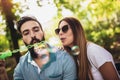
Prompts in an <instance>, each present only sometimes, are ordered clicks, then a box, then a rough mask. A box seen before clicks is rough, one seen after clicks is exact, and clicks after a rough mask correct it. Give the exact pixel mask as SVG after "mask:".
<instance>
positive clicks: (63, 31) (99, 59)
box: [55, 17, 119, 80]
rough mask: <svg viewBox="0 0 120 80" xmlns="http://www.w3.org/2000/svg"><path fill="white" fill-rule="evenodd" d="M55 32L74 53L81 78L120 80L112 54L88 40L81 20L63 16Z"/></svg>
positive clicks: (87, 79) (80, 79)
mask: <svg viewBox="0 0 120 80" xmlns="http://www.w3.org/2000/svg"><path fill="white" fill-rule="evenodd" d="M55 33H56V34H57V35H58V36H59V38H60V40H61V42H62V45H63V46H64V49H65V50H67V51H68V52H69V53H70V54H71V55H72V54H73V57H74V59H75V61H76V64H77V68H78V79H79V80H119V75H118V72H117V70H116V68H115V64H114V61H113V58H112V55H111V54H110V53H109V52H108V51H107V50H105V49H104V48H102V47H100V46H98V45H96V44H94V43H92V42H88V41H87V39H86V38H85V33H84V30H83V28H82V25H81V23H80V22H79V20H77V19H76V18H73V17H65V18H63V19H62V20H61V21H60V22H59V24H58V28H57V29H56V30H55ZM76 45H77V46H78V50H79V51H77V54H75V53H73V52H74V51H72V49H73V47H74V46H76ZM78 52H79V53H78Z"/></svg>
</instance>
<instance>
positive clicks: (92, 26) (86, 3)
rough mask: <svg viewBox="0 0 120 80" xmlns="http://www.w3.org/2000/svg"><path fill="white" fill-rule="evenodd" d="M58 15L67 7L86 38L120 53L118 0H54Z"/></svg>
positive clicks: (112, 51)
mask: <svg viewBox="0 0 120 80" xmlns="http://www.w3.org/2000/svg"><path fill="white" fill-rule="evenodd" d="M54 2H55V4H56V6H57V8H58V15H59V16H60V17H62V11H63V9H66V10H67V9H68V10H70V11H71V13H72V14H73V15H72V16H75V17H77V18H78V19H79V20H80V21H81V23H82V24H83V27H84V29H85V32H86V36H87V38H88V40H90V41H93V42H95V43H97V44H99V45H101V46H103V47H105V48H106V49H107V50H108V51H110V52H111V53H112V54H114V53H117V54H119V55H120V37H119V35H120V13H119V12H120V5H119V4H120V1H119V0H110V1H108V0H69V1H68V0H54Z"/></svg>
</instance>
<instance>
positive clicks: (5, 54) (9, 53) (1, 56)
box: [0, 41, 46, 59]
mask: <svg viewBox="0 0 120 80" xmlns="http://www.w3.org/2000/svg"><path fill="white" fill-rule="evenodd" d="M45 45H46V43H45V41H42V42H40V43H35V44H33V45H28V46H26V47H23V48H20V49H15V50H13V51H11V50H7V51H5V52H1V53H0V59H6V58H7V57H10V56H12V54H14V53H17V52H25V51H27V50H28V49H30V48H32V47H36V46H39V47H45Z"/></svg>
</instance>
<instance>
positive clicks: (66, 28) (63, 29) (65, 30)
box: [55, 25, 68, 34]
mask: <svg viewBox="0 0 120 80" xmlns="http://www.w3.org/2000/svg"><path fill="white" fill-rule="evenodd" d="M60 30H61V29H59V28H57V29H56V30H55V33H56V34H59V32H60ZM67 31H68V25H65V26H63V27H62V32H64V33H66V32H67Z"/></svg>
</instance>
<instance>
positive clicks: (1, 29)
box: [0, 0, 120, 80]
mask: <svg viewBox="0 0 120 80" xmlns="http://www.w3.org/2000/svg"><path fill="white" fill-rule="evenodd" d="M24 15H28V16H35V17H36V18H37V19H38V20H39V21H40V22H41V24H42V26H43V29H44V31H45V38H46V41H47V42H48V43H50V44H51V45H55V46H61V43H60V41H59V38H58V36H56V35H55V33H54V30H55V29H56V28H57V26H58V22H59V20H60V19H62V18H63V17H66V16H73V17H76V18H77V19H79V20H80V22H81V24H82V26H83V28H84V30H85V34H86V37H87V39H88V40H89V41H92V42H94V43H96V44H99V45H101V46H102V47H104V48H105V49H107V50H108V51H109V52H110V53H111V54H112V55H113V58H114V61H115V63H119V62H120V0H0V54H2V53H3V52H5V51H7V50H11V51H13V50H16V49H19V48H22V47H23V46H24V43H23V42H22V40H21V36H20V35H19V34H18V32H17V31H16V21H17V20H18V19H19V18H20V17H22V16H24ZM21 55H24V53H20V52H16V53H14V54H13V55H12V56H11V57H7V58H5V64H6V66H5V68H6V71H7V74H8V77H9V80H13V71H14V68H15V66H16V64H17V63H18V62H19V58H20V56H21ZM118 68H120V66H118Z"/></svg>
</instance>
